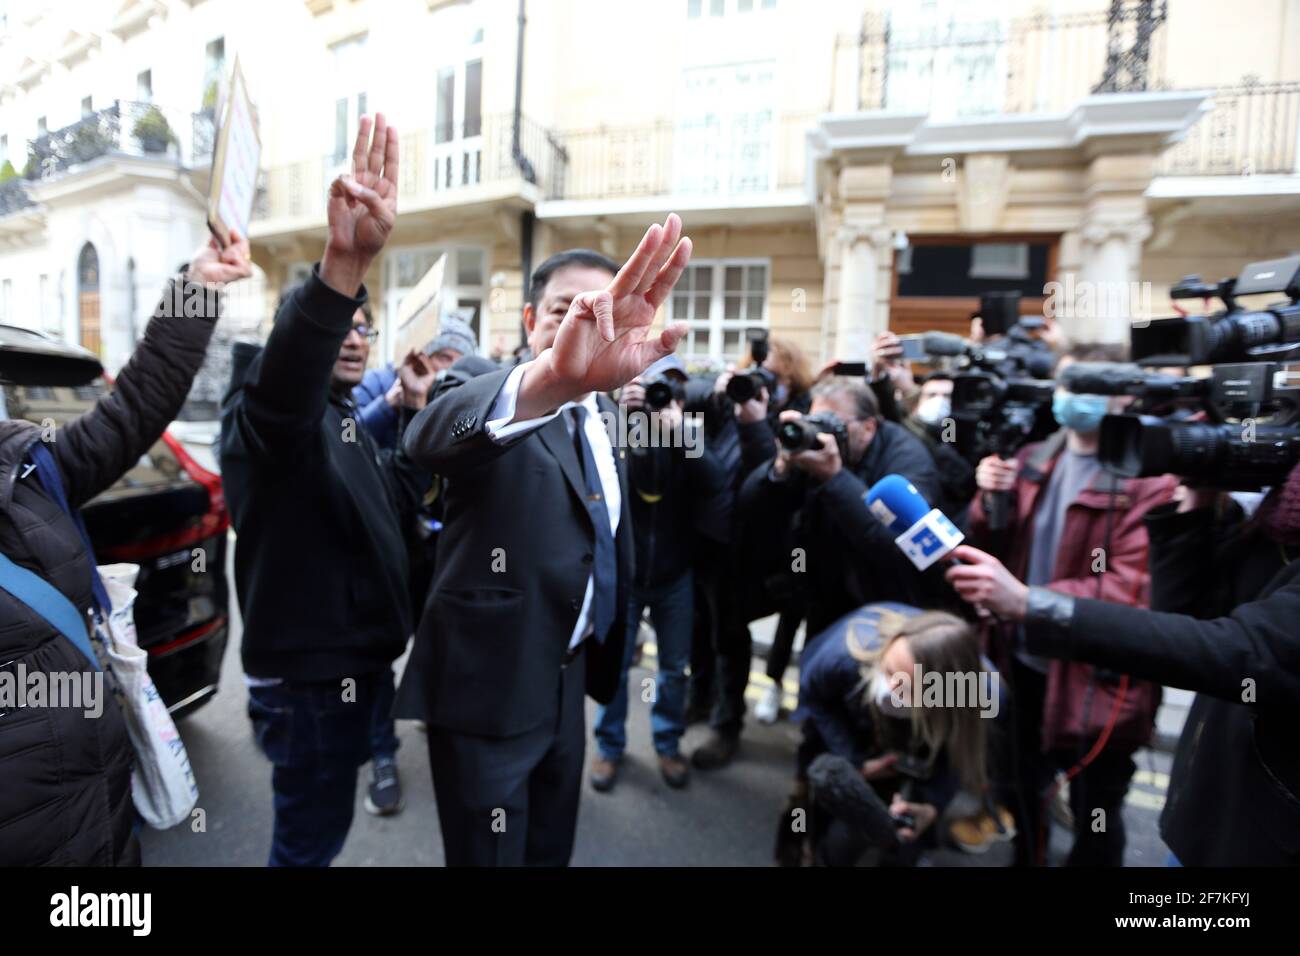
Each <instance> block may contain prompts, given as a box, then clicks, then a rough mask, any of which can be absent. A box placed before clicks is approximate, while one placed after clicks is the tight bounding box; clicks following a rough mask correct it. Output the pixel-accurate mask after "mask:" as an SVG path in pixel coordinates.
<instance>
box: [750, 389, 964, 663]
mask: <svg viewBox="0 0 1300 956" xmlns="http://www.w3.org/2000/svg"><path fill="white" fill-rule="evenodd" d="M781 420H782V428H783V430H784V429H785V428H786V426H787V425H789V426H791V429H790V430H791V431H793V432H798V431H800V430H801V429H800V428H799V427H798V426H800V425H801V424H802V423H803V416H801V415H800V414H799V413H798V412H790V411H787V412H783V413H782V415H781ZM808 425H809V426H810V428H808V429H803V431H804V432H805V435H806V437H805V438H804V439H802V440H804V441H807V442H808V443H812V442H814V441H815V442H816V445H815V446H814V447H807V448H800V449H797V450H790V449H788V448H786V447H784V446H778V451H777V454H776V456H775V457H774V458H773V459H772V460H771V461H770V462H769V463H767V464H763V465H761V466H759V467H758V468H757V469H755V470H754V471H753V472H752V473H751V474H750V475H749V477H748V478H746V479H745V483H744V485H743V486H742V487H741V492H740V512H741V522H742V525H743V526H744V527H745V528H746V529H747V535H746V542H745V548H744V550H745V552H746V554H747V555H748V556H751V559H752V564H751V565H750V567H749V569H748V573H749V574H750V576H751V579H752V580H751V586H754V587H756V588H757V589H758V590H760V591H761V592H762V593H763V595H764V596H765V597H766V599H768V600H771V601H773V602H775V603H776V604H777V605H778V606H780V605H782V604H786V603H789V602H791V601H794V600H803V599H806V600H807V602H808V603H807V607H808V620H807V633H808V634H810V635H816V634H820V633H821V632H822V631H823V630H824V629H825V628H826V627H827V626H828V625H829V624H831V623H832V622H833V621H835V620H836V619H837V618H839V617H840V616H841V615H843V614H845V613H846V612H848V611H850V610H852V609H853V608H856V607H860V606H861V605H863V604H866V603H868V602H870V601H874V600H899V601H906V602H908V603H910V604H917V605H920V606H926V605H933V604H935V603H937V602H936V600H935V599H936V597H938V596H939V595H941V594H943V593H944V592H945V591H946V588H944V586H943V582H942V580H941V579H939V578H938V575H937V574H936V575H930V574H926V575H921V574H918V573H917V571H916V569H915V568H914V567H913V566H912V564H911V562H910V561H908V559H907V558H906V557H905V556H904V555H903V554H902V552H900V551H899V549H898V548H897V547H896V546H895V544H894V536H893V535H892V534H891V533H890V532H889V530H888V529H887V528H886V527H885V526H884V525H882V524H881V523H880V522H879V521H878V520H877V519H876V518H875V517H874V516H872V515H871V513H870V512H869V511H868V510H867V508H866V506H865V504H864V503H863V496H864V495H865V493H866V491H867V489H868V488H869V487H870V486H871V485H873V484H874V483H875V482H876V481H878V480H879V479H881V478H883V477H884V476H885V475H887V474H894V473H897V474H900V475H902V476H903V477H905V478H907V479H908V480H909V481H911V482H912V484H913V485H915V486H916V488H917V490H918V491H919V492H920V493H921V494H922V495H923V496H925V497H926V498H927V499H929V500H932V501H933V500H936V499H937V498H938V495H939V480H938V475H937V473H936V471H935V467H934V462H933V460H932V459H931V458H930V455H929V453H928V452H927V451H926V450H925V446H924V445H922V444H921V443H920V441H918V440H917V439H916V438H914V437H912V435H910V434H909V433H908V431H907V429H905V428H903V427H902V426H901V425H896V424H894V423H893V422H886V421H883V420H882V419H881V418H880V411H879V408H878V406H877V405H876V399H875V396H874V395H873V394H872V392H871V389H869V388H868V387H867V386H866V385H865V384H864V383H863V382H862V381H861V380H858V379H848V378H833V379H830V380H829V381H827V382H824V383H823V384H821V385H818V386H817V387H816V388H815V389H813V393H812V415H811V416H810V420H809V422H808ZM812 429H816V431H815V432H812ZM809 651H811V642H810V643H806V644H805V652H809Z"/></svg>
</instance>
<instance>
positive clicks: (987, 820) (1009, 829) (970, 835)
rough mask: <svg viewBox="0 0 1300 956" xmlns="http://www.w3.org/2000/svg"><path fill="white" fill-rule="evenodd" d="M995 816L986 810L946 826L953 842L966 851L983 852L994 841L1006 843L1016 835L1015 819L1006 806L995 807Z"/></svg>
mask: <svg viewBox="0 0 1300 956" xmlns="http://www.w3.org/2000/svg"><path fill="white" fill-rule="evenodd" d="M996 810H997V816H996V817H995V816H993V815H991V814H989V813H988V812H987V811H986V812H985V813H983V814H981V815H980V816H978V817H963V818H962V819H960V820H954V821H952V823H951V824H949V826H948V834H949V836H951V837H952V840H953V842H954V843H956V844H957V846H958V847H960V848H961V849H963V850H965V851H966V852H967V853H984V852H986V851H987V850H988V848H989V847H991V846H993V844H995V843H1006V842H1008V841H1010V840H1012V839H1014V838H1015V836H1016V821H1015V818H1014V817H1012V816H1011V811H1010V810H1008V809H1007V808H1006V807H1003V806H998V807H997V808H996Z"/></svg>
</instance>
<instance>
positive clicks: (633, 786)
mask: <svg viewBox="0 0 1300 956" xmlns="http://www.w3.org/2000/svg"><path fill="white" fill-rule="evenodd" d="M232 618H233V619H234V623H233V625H232V635H231V641H230V644H229V647H228V648H227V653H226V659H225V665H224V668H223V672H222V677H221V689H220V691H219V692H218V694H217V696H216V698H215V699H214V700H213V701H212V702H210V703H209V704H207V705H206V706H205V707H203V708H202V709H200V710H199V711H198V712H197V713H195V714H192V715H191V716H190V717H188V718H186V719H185V720H183V721H181V723H180V729H181V733H182V736H183V737H184V739H185V744H186V746H187V748H188V750H189V755H190V760H191V762H192V764H193V766H194V769H195V772H196V774H197V776H198V780H199V789H200V794H199V803H198V806H199V808H201V809H202V810H203V811H204V820H203V823H204V824H205V826H204V829H203V830H202V832H195V828H194V827H193V826H192V825H182V826H179V827H175V828H173V829H172V830H168V831H165V832H159V831H146V832H145V833H144V835H143V838H142V839H143V844H144V858H145V863H146V865H153V866H212V865H218V866H261V865H263V864H264V863H265V862H266V856H267V852H268V849H269V847H270V838H271V769H270V764H269V763H268V762H267V761H266V759H265V757H263V756H262V754H261V752H260V751H259V750H258V748H257V746H256V744H255V743H254V741H253V737H252V733H251V728H250V725H249V721H248V717H247V713H246V710H245V707H246V701H247V691H246V690H245V688H244V683H243V676H242V673H241V671H240V666H239V653H238V647H239V623H238V620H237V618H238V615H237V614H235V615H232ZM759 630H761V628H760V627H759V626H756V631H759ZM646 662H647V663H650V664H651V665H652V664H653V644H652V643H651V644H649V645H648V646H647V658H646ZM761 670H762V666H761V661H759V660H757V659H756V660H755V667H754V672H755V673H756V674H758V673H761ZM651 673H653V672H652V671H651V670H647V669H645V668H640V669H638V670H637V671H634V677H635V679H636V680H637V681H638V682H639V680H640V678H641V677H644V676H647V675H648V674H651ZM793 675H794V672H793V670H792V671H791V672H790V674H789V676H788V677H787V682H786V683H787V689H788V690H790V691H792V690H793V689H794V684H793ZM634 686H635V685H634ZM750 694H751V696H752V697H757V685H751V689H750ZM594 709H595V708H594V705H592V704H591V703H590V702H588V726H589V727H590V725H591V721H592V716H593V715H592V712H593V711H594ZM704 734H705V729H704V728H703V727H698V726H697V727H692V728H691V729H690V730H689V731H688V733H687V736H686V740H685V746H684V750H686V751H687V752H689V751H690V750H691V749H693V748H694V746H695V745H696V744H697V743H698V742H699V741H700V740H701V739H702V738H703V736H704ZM398 736H399V738H400V739H401V741H402V746H401V748H400V750H399V751H398V764H399V768H400V772H401V777H402V783H403V788H404V791H405V795H406V807H405V809H404V810H403V812H402V813H401V814H399V815H397V816H394V817H388V818H377V817H372V816H370V815H369V814H367V813H366V812H365V810H364V809H363V807H362V800H363V798H364V795H365V787H366V783H367V780H368V767H366V768H362V772H361V774H360V775H359V778H358V785H357V813H356V817H355V819H354V822H353V826H352V831H351V833H350V835H349V837H348V841H347V844H346V846H345V847H344V849H343V852H342V854H341V855H340V856H339V858H338V860H337V861H336V865H339V866H438V865H441V864H442V863H443V853H442V840H441V837H440V835H439V830H438V818H437V810H436V807H435V804H434V799H433V787H432V784H431V782H430V777H429V764H428V757H427V754H426V752H425V742H424V734H423V732H422V731H421V730H420V729H419V727H418V726H417V725H416V724H414V723H412V722H408V721H399V722H398ZM797 742H798V729H797V728H796V727H795V725H793V724H792V723H790V722H789V721H786V720H782V721H781V722H779V723H778V724H776V725H773V726H763V725H760V724H758V723H756V722H754V721H750V723H749V724H748V726H747V727H746V730H745V735H744V738H743V746H742V749H741V752H740V755H739V757H738V758H737V760H736V761H735V762H734V763H733V764H732V765H731V766H730V767H727V768H725V769H723V770H721V771H713V772H711V773H701V772H695V773H694V774H693V775H692V778H691V782H690V785H689V786H688V787H687V788H686V789H685V790H682V791H676V790H671V789H670V788H669V787H668V786H667V785H666V784H664V782H663V781H662V780H661V779H660V777H659V773H658V769H657V766H656V763H655V758H654V749H653V747H652V746H651V742H650V727H649V705H647V704H644V703H642V702H641V701H640V699H639V697H638V696H636V695H634V696H633V700H632V703H631V706H630V715H629V747H628V755H627V758H626V760H625V762H624V765H623V771H622V774H621V776H620V778H619V782H618V784H617V786H616V787H615V788H614V790H613V791H612V792H610V793H607V794H600V793H596V792H594V791H593V790H592V789H591V788H590V787H589V786H585V785H584V792H583V798H582V807H581V811H580V814H579V820H578V835H577V845H576V847H575V849H574V855H573V863H574V864H575V865H582V866H768V865H771V859H772V845H773V839H774V836H775V828H776V824H777V817H778V814H779V813H780V811H781V808H782V806H783V805H784V802H785V797H786V794H787V793H788V792H789V786H790V779H791V772H792V767H793V759H794V750H795V746H796V744H797ZM592 750H593V748H592V746H591V745H590V743H589V745H588V748H587V753H588V759H590V756H591V753H592ZM1168 762H1169V758H1168V756H1167V755H1165V754H1161V753H1154V752H1151V751H1143V752H1142V753H1140V754H1139V756H1138V765H1139V773H1138V777H1137V780H1136V781H1135V785H1134V787H1133V789H1132V790H1131V792H1130V797H1129V803H1128V806H1127V807H1126V810H1125V821H1126V825H1127V829H1128V834H1129V846H1128V852H1127V859H1126V862H1127V863H1128V865H1138V866H1151V865H1156V866H1159V865H1163V864H1164V860H1165V857H1166V855H1167V852H1168V851H1167V850H1166V849H1165V848H1164V846H1163V844H1161V842H1160V840H1159V837H1158V835H1157V834H1156V827H1155V821H1156V817H1157V815H1158V811H1159V807H1160V805H1161V804H1162V803H1163V798H1164V788H1165V786H1166V784H1167V777H1165V774H1167V772H1168ZM1067 845H1068V841H1067V839H1066V834H1065V832H1064V831H1061V830H1058V831H1057V835H1056V837H1055V838H1054V841H1053V854H1052V859H1053V861H1054V862H1060V859H1061V857H1062V856H1063V854H1064V849H1065V847H1066V846H1067ZM999 849H1000V848H999ZM932 862H933V863H934V864H935V865H958V866H971V865H985V866H987V865H996V864H998V863H1003V862H1005V854H999V852H997V850H995V851H993V852H990V853H989V854H987V855H985V856H984V857H970V856H967V855H965V854H962V853H959V852H956V851H952V852H947V853H943V854H939V855H937V856H936V857H935V858H934V859H933V861H932Z"/></svg>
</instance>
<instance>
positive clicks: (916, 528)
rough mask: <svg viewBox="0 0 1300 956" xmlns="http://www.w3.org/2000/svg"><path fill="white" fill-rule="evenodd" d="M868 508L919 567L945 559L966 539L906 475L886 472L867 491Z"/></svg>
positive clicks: (928, 565) (920, 569) (909, 558)
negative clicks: (887, 473) (932, 505)
mask: <svg viewBox="0 0 1300 956" xmlns="http://www.w3.org/2000/svg"><path fill="white" fill-rule="evenodd" d="M865 500H866V503H867V510H869V511H870V512H871V513H872V514H873V515H875V516H876V518H877V519H878V520H879V521H880V523H881V524H883V525H884V526H885V527H887V528H888V529H889V530H890V531H891V532H892V533H893V534H894V536H895V537H894V544H896V545H898V547H899V549H900V550H901V551H902V552H903V553H904V554H905V555H907V557H908V560H910V561H911V562H912V564H913V565H914V566H915V567H916V569H917V570H918V571H924V570H925V569H926V568H928V567H930V566H931V565H932V564H934V563H935V562H937V561H942V560H943V559H944V558H946V557H947V556H948V555H949V554H951V553H952V550H953V549H954V548H955V547H957V545H959V544H961V543H962V541H964V540H965V536H964V535H962V533H961V532H960V531H958V530H957V526H956V525H955V524H953V523H952V522H951V521H949V520H948V517H947V515H945V514H944V513H943V512H942V511H940V510H939V509H938V508H931V507H930V503H929V502H928V501H926V500H925V496H924V495H922V494H921V493H920V492H919V491H917V490H916V486H915V485H913V484H912V483H911V482H910V481H908V480H907V479H906V478H904V477H903V476H902V475H886V476H885V477H884V478H881V479H880V480H879V481H878V482H876V483H875V484H874V485H872V486H871V489H870V490H869V491H868V492H867V494H866V498H865Z"/></svg>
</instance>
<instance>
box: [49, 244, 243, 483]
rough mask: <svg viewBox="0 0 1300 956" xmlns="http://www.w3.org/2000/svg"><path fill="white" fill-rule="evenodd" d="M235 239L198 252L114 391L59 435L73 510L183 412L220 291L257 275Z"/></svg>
mask: <svg viewBox="0 0 1300 956" xmlns="http://www.w3.org/2000/svg"><path fill="white" fill-rule="evenodd" d="M232 240H233V241H232V242H231V244H230V245H229V246H227V247H226V248H225V249H224V250H222V249H219V248H218V246H217V244H216V240H212V241H210V242H209V243H208V244H206V245H205V246H204V247H203V248H202V249H200V250H199V252H198V253H196V254H195V256H194V258H193V259H192V260H191V262H190V266H189V269H188V271H187V272H186V274H185V275H184V276H181V277H178V278H176V279H173V280H172V283H171V285H169V286H168V289H167V291H166V292H165V293H164V295H163V298H162V301H161V302H160V303H159V304H158V307H157V308H156V309H155V310H154V314H153V318H152V319H150V320H149V325H148V326H147V327H146V328H145V330H144V338H143V339H141V340H140V344H139V345H138V346H136V350H135V352H134V354H132V356H131V360H130V361H129V362H127V363H126V366H125V367H124V368H123V369H122V371H121V372H119V373H118V376H117V380H116V382H115V383H114V387H113V390H112V392H110V393H109V394H108V395H105V396H104V397H103V398H101V399H100V400H99V401H98V402H96V403H95V406H94V408H92V409H91V410H90V411H88V412H86V413H85V414H84V415H82V416H80V417H79V418H77V419H74V420H73V421H71V422H68V424H66V425H65V426H63V427H62V428H60V429H59V430H58V432H56V434H55V440H54V442H53V443H52V445H51V451H52V452H53V453H54V458H55V461H57V462H58V464H59V470H60V471H61V472H62V475H63V485H64V488H65V489H66V491H67V495H68V501H69V503H70V504H71V505H72V506H73V507H78V506H80V505H82V504H84V503H85V502H87V501H89V500H90V499H91V498H93V497H95V495H97V494H99V493H100V492H101V491H103V490H104V489H105V488H107V487H109V486H110V485H111V484H113V482H115V481H117V480H118V479H119V478H121V477H122V475H123V474H125V473H126V471H127V469H129V468H130V467H131V466H132V465H133V464H135V462H136V461H138V460H139V458H140V456H141V455H143V454H144V453H145V452H146V451H148V450H149V448H150V446H152V445H153V443H154V442H156V441H157V440H158V439H159V438H160V437H162V433H163V431H164V429H166V428H167V425H168V424H169V423H170V422H171V421H172V419H174V418H175V417H176V415H177V413H178V412H179V411H180V409H181V405H183V404H184V402H185V397H186V396H187V395H188V394H189V392H190V386H191V385H193V384H194V376H195V375H196V374H198V371H199V368H200V366H202V364H203V356H204V354H205V353H206V352H207V348H208V340H209V339H210V338H211V337H212V330H213V328H215V327H216V323H217V319H218V318H219V317H220V314H221V295H222V293H221V289H222V288H223V287H224V286H225V284H226V283H228V282H234V281H235V280H237V279H242V278H244V277H246V276H248V275H250V274H251V273H252V266H251V265H250V264H249V258H248V240H247V239H244V238H243V237H241V236H238V235H235V236H233V237H232ZM178 305H179V306H180V308H177V306H178Z"/></svg>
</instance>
